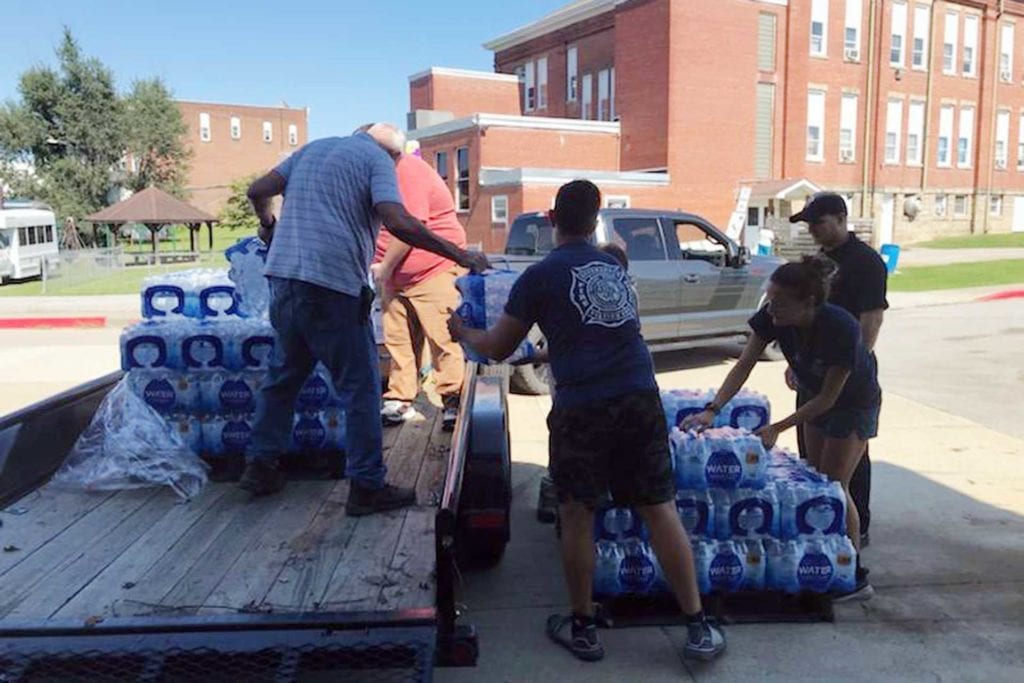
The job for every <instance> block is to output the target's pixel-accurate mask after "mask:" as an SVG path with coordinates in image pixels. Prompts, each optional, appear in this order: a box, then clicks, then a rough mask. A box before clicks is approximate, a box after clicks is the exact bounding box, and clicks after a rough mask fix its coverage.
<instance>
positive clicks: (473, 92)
mask: <svg viewBox="0 0 1024 683" xmlns="http://www.w3.org/2000/svg"><path fill="white" fill-rule="evenodd" d="M409 105H410V110H411V111H415V110H417V109H434V110H437V111H448V112H451V113H452V114H453V115H454V116H455V118H461V117H463V116H470V115H472V114H476V113H480V112H484V113H488V114H513V115H518V114H519V113H520V107H519V84H518V83H516V82H515V81H511V80H509V79H500V80H499V79H495V78H488V77H478V76H465V75H456V74H445V73H434V72H431V73H427V74H425V75H424V76H422V77H421V78H417V79H416V80H414V81H413V82H411V83H410V84H409Z"/></svg>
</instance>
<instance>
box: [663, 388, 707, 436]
mask: <svg viewBox="0 0 1024 683" xmlns="http://www.w3.org/2000/svg"><path fill="white" fill-rule="evenodd" d="M714 397H715V392H714V391H712V390H710V389H671V390H668V391H662V392H661V405H662V408H664V410H665V421H666V422H667V423H668V426H669V429H671V428H672V427H682V424H683V420H685V419H686V418H687V417H689V416H690V415H694V414H696V413H700V412H702V411H703V410H704V406H706V405H707V404H708V403H710V402H711V401H712V399H714Z"/></svg>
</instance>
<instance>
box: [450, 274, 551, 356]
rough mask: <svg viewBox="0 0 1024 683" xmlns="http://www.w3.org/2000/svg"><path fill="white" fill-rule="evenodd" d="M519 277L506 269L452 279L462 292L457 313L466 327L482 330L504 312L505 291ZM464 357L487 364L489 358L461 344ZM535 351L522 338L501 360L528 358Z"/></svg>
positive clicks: (506, 291)
mask: <svg viewBox="0 0 1024 683" xmlns="http://www.w3.org/2000/svg"><path fill="white" fill-rule="evenodd" d="M518 277H519V274H518V273H515V272H512V271H509V270H489V271H487V272H486V273H482V274H476V273H471V274H469V275H463V276H462V277H460V278H458V279H457V280H456V281H455V286H456V287H457V288H458V290H459V293H460V294H461V295H462V304H461V305H460V306H459V309H458V314H459V316H460V317H461V318H462V319H463V320H465V321H466V324H467V325H468V326H469V327H473V328H476V329H480V330H486V329H487V328H489V327H491V326H493V325H494V324H495V323H496V322H498V319H499V318H501V316H502V314H503V313H504V312H505V304H506V303H507V302H508V295H509V292H511V291H512V285H513V284H515V281H516V279H517V278H518ZM463 348H464V351H465V353H466V357H467V358H469V359H470V360H475V361H476V362H478V363H485V364H486V363H490V362H491V361H490V359H489V358H484V357H483V356H480V355H479V354H477V353H476V352H475V351H473V350H472V349H470V348H468V347H466V346H465V345H464V347H463ZM535 353H536V350H535V349H534V347H533V344H532V343H530V342H529V341H528V340H523V342H522V343H521V344H520V345H519V348H517V349H516V350H515V351H514V352H512V355H511V356H509V357H508V358H506V359H504V362H507V363H514V362H516V361H521V360H527V359H529V358H532V357H533V356H534V354H535Z"/></svg>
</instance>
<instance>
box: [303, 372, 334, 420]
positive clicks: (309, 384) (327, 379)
mask: <svg viewBox="0 0 1024 683" xmlns="http://www.w3.org/2000/svg"><path fill="white" fill-rule="evenodd" d="M333 397H334V385H333V383H332V382H331V376H330V373H328V372H327V368H325V367H324V366H323V365H322V364H320V363H317V365H316V367H315V368H313V372H312V373H311V374H310V376H309V377H308V378H307V379H306V381H305V383H304V384H303V385H302V388H301V389H300V390H299V396H298V398H296V399H295V409H296V410H299V411H310V410H314V411H315V410H323V409H324V408H326V407H328V406H329V405H331V403H332V399H333Z"/></svg>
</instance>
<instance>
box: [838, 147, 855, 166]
mask: <svg viewBox="0 0 1024 683" xmlns="http://www.w3.org/2000/svg"><path fill="white" fill-rule="evenodd" d="M839 161H840V162H842V163H844V164H852V163H853V150H852V149H841V150H839Z"/></svg>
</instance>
